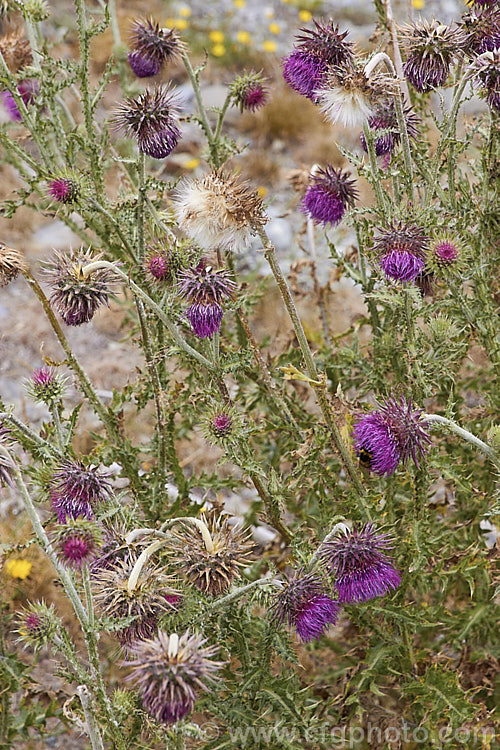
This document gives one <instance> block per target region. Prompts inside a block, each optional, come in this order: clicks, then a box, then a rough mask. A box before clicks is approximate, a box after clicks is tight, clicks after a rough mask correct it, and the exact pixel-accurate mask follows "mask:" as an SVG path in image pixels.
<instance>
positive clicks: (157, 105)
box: [113, 88, 181, 159]
mask: <svg viewBox="0 0 500 750" xmlns="http://www.w3.org/2000/svg"><path fill="white" fill-rule="evenodd" d="M177 115H178V100H177V98H176V96H175V94H173V93H172V92H171V91H170V90H169V89H168V88H155V89H153V90H151V89H146V91H143V93H142V94H139V96H137V97H136V98H135V99H133V98H128V99H125V101H124V102H123V103H122V105H121V106H120V107H119V109H118V110H117V111H116V113H115V115H114V117H113V122H114V123H115V125H116V127H117V128H120V129H122V130H124V131H125V133H126V134H127V135H128V137H129V138H134V139H135V141H136V142H137V145H138V147H139V151H141V152H142V153H143V154H146V155H147V156H152V157H153V158H154V159H165V158H166V157H167V156H168V155H169V154H170V153H171V152H172V151H173V150H174V148H175V147H176V146H177V143H178V142H179V138H180V137H181V131H180V130H179V127H178V119H177Z"/></svg>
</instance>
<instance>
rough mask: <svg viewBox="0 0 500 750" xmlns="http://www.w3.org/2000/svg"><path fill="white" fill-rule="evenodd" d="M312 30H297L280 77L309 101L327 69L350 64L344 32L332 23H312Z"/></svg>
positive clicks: (351, 61)
mask: <svg viewBox="0 0 500 750" xmlns="http://www.w3.org/2000/svg"><path fill="white" fill-rule="evenodd" d="M314 25H315V28H314V29H301V31H302V32H303V34H302V35H299V36H297V43H296V47H295V48H294V49H293V51H292V52H291V53H290V54H289V55H288V56H287V57H285V58H283V78H284V79H285V81H286V82H287V83H288V85H289V86H290V87H291V88H292V89H294V90H295V91H297V92H298V93H299V94H302V96H306V97H307V98H308V99H311V101H313V102H315V101H316V99H317V94H316V92H317V90H318V89H320V88H322V86H323V84H324V82H325V79H326V76H327V72H328V68H330V67H332V66H335V67H339V68H350V67H352V65H353V61H354V55H353V45H352V42H347V41H346V36H347V34H348V32H347V31H344V33H342V34H341V33H340V32H339V27H338V26H334V24H333V21H332V20H331V19H330V21H329V22H328V23H327V24H324V23H321V22H317V21H314Z"/></svg>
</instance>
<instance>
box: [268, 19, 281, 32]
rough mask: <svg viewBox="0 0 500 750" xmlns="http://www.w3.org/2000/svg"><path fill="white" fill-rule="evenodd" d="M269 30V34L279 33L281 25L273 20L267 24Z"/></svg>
mask: <svg viewBox="0 0 500 750" xmlns="http://www.w3.org/2000/svg"><path fill="white" fill-rule="evenodd" d="M269 31H270V32H271V34H279V33H280V31H281V26H280V25H279V23H276V22H275V21H273V23H270V24H269Z"/></svg>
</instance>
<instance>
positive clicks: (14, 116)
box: [1, 80, 38, 122]
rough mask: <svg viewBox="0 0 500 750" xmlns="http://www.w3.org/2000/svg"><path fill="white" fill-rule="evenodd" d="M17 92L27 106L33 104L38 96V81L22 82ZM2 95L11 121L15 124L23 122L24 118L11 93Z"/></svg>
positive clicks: (6, 92)
mask: <svg viewBox="0 0 500 750" xmlns="http://www.w3.org/2000/svg"><path fill="white" fill-rule="evenodd" d="M17 90H18V93H19V96H20V97H21V99H22V100H23V102H24V103H25V104H26V106H28V104H32V103H33V102H34V101H35V99H36V95H37V94H38V81H36V80H27V81H21V83H20V84H19V85H18V87H17ZM1 94H2V99H3V103H4V106H5V109H6V110H7V114H8V115H9V117H10V119H11V120H12V121H13V122H21V120H22V119H23V118H22V115H21V113H20V112H19V109H18V107H17V104H16V101H15V99H14V97H13V96H12V94H11V92H10V91H2V92H1Z"/></svg>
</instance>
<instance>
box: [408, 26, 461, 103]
mask: <svg viewBox="0 0 500 750" xmlns="http://www.w3.org/2000/svg"><path fill="white" fill-rule="evenodd" d="M401 39H402V41H403V44H404V45H405V47H406V52H407V58H406V62H405V64H404V66H403V70H404V74H405V76H406V77H407V78H408V80H409V81H410V83H411V84H412V86H413V87H414V88H415V89H416V90H417V91H419V92H420V93H423V94H425V93H427V92H429V91H432V89H435V88H437V87H438V86H442V85H443V83H444V82H445V81H446V79H447V78H448V75H449V73H450V66H451V64H452V62H453V61H454V60H455V59H456V58H457V57H459V56H460V53H461V50H462V49H463V47H464V44H465V41H466V36H465V34H464V33H463V31H462V30H461V29H460V28H458V27H457V28H454V29H453V28H451V27H450V26H445V25H443V24H440V23H439V22H438V21H436V20H433V21H431V22H430V23H429V22H428V21H426V20H424V21H421V22H419V23H416V24H411V25H407V26H405V27H404V28H403V30H402V34H401Z"/></svg>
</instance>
